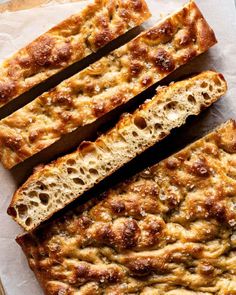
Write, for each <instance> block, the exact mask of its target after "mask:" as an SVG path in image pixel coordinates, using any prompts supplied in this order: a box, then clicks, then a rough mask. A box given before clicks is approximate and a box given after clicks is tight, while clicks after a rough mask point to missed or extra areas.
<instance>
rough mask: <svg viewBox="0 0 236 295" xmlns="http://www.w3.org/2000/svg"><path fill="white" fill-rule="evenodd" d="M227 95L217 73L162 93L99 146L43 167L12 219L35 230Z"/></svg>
mask: <svg viewBox="0 0 236 295" xmlns="http://www.w3.org/2000/svg"><path fill="white" fill-rule="evenodd" d="M226 89H227V84H226V82H225V80H224V77H223V76H222V75H221V74H219V73H216V72H213V71H207V72H203V73H201V74H199V75H197V76H195V77H193V78H190V79H188V80H184V81H180V82H177V83H173V84H171V85H170V86H168V87H163V88H158V92H157V95H156V96H155V97H154V98H153V99H152V100H150V101H147V102H146V103H145V104H143V105H142V106H141V107H140V108H139V109H138V110H136V111H135V112H134V113H133V114H126V115H125V116H123V117H122V118H121V119H120V121H119V122H118V123H117V125H116V126H115V127H114V128H112V129H111V130H110V131H109V132H107V133H105V134H104V135H102V136H100V137H99V138H98V139H97V140H96V141H95V142H83V143H82V144H81V145H80V146H79V148H78V149H77V151H75V152H74V153H71V154H68V155H66V156H64V157H61V158H59V159H58V160H56V161H54V162H52V163H51V164H49V165H45V166H41V168H39V169H38V170H37V171H36V172H35V173H34V174H33V175H32V176H31V177H29V179H28V180H27V181H26V182H25V184H23V185H22V186H21V187H20V188H19V189H18V190H17V191H16V193H15V194H14V196H13V199H12V202H11V204H10V207H9V209H8V214H10V215H11V216H12V217H13V218H14V219H15V220H16V221H17V222H18V223H19V224H20V225H21V226H22V227H23V228H24V229H26V230H32V229H33V228H35V227H36V226H38V225H39V224H40V223H41V222H42V221H44V220H46V219H48V218H49V217H50V216H51V215H52V214H53V213H55V212H56V211H58V210H60V209H61V208H63V207H65V206H66V205H67V204H69V203H70V202H72V201H73V200H75V199H76V198H78V197H80V196H81V195H82V194H83V193H84V192H85V191H87V190H88V189H90V188H92V187H93V186H94V185H95V184H96V183H98V182H100V181H101V180H103V179H104V178H105V177H107V176H109V175H110V174H112V173H113V172H114V171H116V170H118V169H119V168H120V167H121V166H123V165H124V164H126V163H127V162H129V161H130V160H131V159H133V158H134V157H135V156H136V155H137V154H140V153H142V152H143V151H144V150H146V149H147V148H149V147H150V146H152V145H154V144H155V143H157V142H158V141H160V140H162V139H163V138H164V137H166V136H167V135H168V134H169V133H170V131H171V130H172V129H173V128H176V127H179V126H181V125H182V124H184V122H185V120H186V119H187V117H188V116H190V115H197V114H199V113H200V111H201V110H202V109H204V108H206V107H208V106H210V105H211V104H212V103H213V102H215V101H216V100H217V99H219V98H220V97H221V96H222V95H223V94H224V93H225V92H226Z"/></svg>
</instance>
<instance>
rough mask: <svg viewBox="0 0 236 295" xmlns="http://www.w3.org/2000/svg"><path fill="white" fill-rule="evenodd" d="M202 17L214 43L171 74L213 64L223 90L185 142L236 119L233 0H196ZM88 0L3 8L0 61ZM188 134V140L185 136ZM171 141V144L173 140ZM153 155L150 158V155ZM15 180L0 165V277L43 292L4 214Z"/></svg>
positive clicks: (159, 5) (16, 293) (175, 1)
mask: <svg viewBox="0 0 236 295" xmlns="http://www.w3.org/2000/svg"><path fill="white" fill-rule="evenodd" d="M147 2H148V4H149V6H150V8H151V12H152V14H153V17H152V19H151V20H150V21H148V22H147V23H146V24H145V26H146V27H148V26H151V25H152V24H153V23H155V21H157V20H158V19H159V18H160V14H161V13H162V14H163V15H165V14H166V13H168V12H171V11H174V10H175V9H178V8H179V7H181V5H182V4H184V3H185V2H186V1H184V0H147ZM196 2H197V4H198V5H199V7H200V8H201V10H202V11H203V13H204V15H205V17H206V19H207V20H208V22H209V23H210V25H211V26H212V27H213V29H214V31H215V33H216V36H217V38H218V41H219V43H218V44H217V45H216V46H215V47H213V48H212V49H211V50H210V51H209V52H208V53H206V54H204V55H202V56H200V57H198V58H197V59H195V60H194V61H193V62H191V63H190V64H189V65H187V66H185V67H183V68H182V69H181V70H179V71H177V72H176V73H174V75H172V78H178V77H180V76H181V75H186V74H190V73H195V72H199V71H201V70H205V69H216V70H218V71H220V72H222V73H223V74H224V75H225V77H226V79H227V81H228V85H229V90H228V93H227V95H226V96H225V97H224V98H223V99H221V100H220V101H219V102H217V103H216V104H215V105H214V106H213V107H211V108H210V110H209V111H207V112H205V113H204V114H203V115H201V116H200V117H199V118H198V119H197V120H195V121H194V122H188V124H187V126H186V127H184V130H183V131H182V133H181V132H180V137H179V138H180V140H182V139H184V140H185V141H186V142H189V141H192V140H193V139H195V138H196V137H200V136H201V135H202V134H204V133H205V132H206V131H208V130H211V129H212V128H213V127H215V126H216V125H218V124H220V123H222V122H224V121H226V120H227V119H229V118H234V119H236V9H235V4H234V0H225V1H222V0H196ZM86 3H87V1H80V2H77V3H76V2H75V3H67V4H60V5H59V4H56V3H55V1H54V3H53V4H52V5H47V6H44V7H40V8H34V9H31V10H25V11H16V12H5V13H3V14H1V15H0V60H3V59H4V58H5V57H7V56H9V55H10V54H12V53H13V52H15V51H16V50H17V49H19V48H20V47H22V46H24V45H25V44H27V43H28V42H29V41H31V40H33V39H34V38H35V37H36V36H38V35H39V34H41V33H43V32H44V31H46V30H48V29H49V28H50V27H51V26H53V25H54V24H56V23H58V22H59V21H61V20H63V19H64V18H65V17H67V16H69V15H70V14H72V13H75V12H77V11H78V10H80V9H81V8H82V7H83V6H84V5H86ZM186 138H187V139H189V140H186ZM177 144H178V142H177V141H176V142H175V143H173V145H177ZM154 158H155V157H154ZM15 187H16V184H15V182H14V178H13V177H12V174H11V172H9V171H6V170H4V169H3V167H2V166H1V167H0V276H1V279H2V282H3V285H4V287H5V290H6V293H7V294H8V295H39V294H43V292H42V290H41V289H40V287H39V286H38V283H37V282H36V280H35V278H34V275H33V273H32V272H31V271H30V269H29V268H28V265H27V262H26V259H25V257H24V255H23V253H22V251H21V249H20V247H18V245H17V244H16V243H15V241H14V239H15V237H16V236H17V235H18V234H19V233H20V232H21V229H20V228H19V227H18V226H17V225H16V224H15V223H14V222H13V221H12V220H11V218H10V217H8V216H7V214H6V213H5V212H6V208H7V206H8V205H9V202H10V199H11V196H12V194H13V192H14V190H15Z"/></svg>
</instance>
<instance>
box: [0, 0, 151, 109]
mask: <svg viewBox="0 0 236 295" xmlns="http://www.w3.org/2000/svg"><path fill="white" fill-rule="evenodd" d="M149 17H150V12H149V10H148V7H147V4H146V2H145V1H144V0H95V1H94V3H90V4H89V5H87V6H86V7H85V8H84V9H83V10H82V11H81V12H79V13H77V14H75V15H72V16H70V17H69V18H67V19H66V20H64V21H63V22H61V23H60V24H58V25H57V26H55V27H53V28H52V29H51V30H49V31H48V32H46V33H44V34H43V35H41V36H40V37H39V38H37V39H36V40H34V41H33V42H32V43H30V44H29V45H27V46H26V47H24V48H22V49H20V50H19V51H18V52H17V53H15V54H14V55H13V56H11V57H10V58H8V59H7V60H5V61H4V62H3V63H2V65H1V66H0V107H1V106H3V105H5V104H6V103H8V102H9V101H11V100H13V99H14V98H16V97H17V96H19V95H21V94H22V93H24V92H26V91H27V90H29V89H31V88H32V87H33V86H35V85H37V84H39V83H41V82H42V81H44V80H46V79H47V78H49V77H51V76H52V75H54V74H56V73H58V72H59V71H61V70H63V69H65V68H66V67H68V66H69V65H71V64H73V63H75V62H77V61H79V60H81V59H83V58H84V57H86V56H88V55H89V54H91V53H93V52H96V51H97V50H98V49H100V48H102V47H103V46H104V45H106V44H107V43H108V42H110V41H112V40H114V39H115V38H117V37H118V36H121V35H122V34H124V33H126V32H127V31H128V30H130V29H132V28H134V27H136V26H138V25H140V24H142V23H143V22H144V21H145V20H147V19H148V18H149Z"/></svg>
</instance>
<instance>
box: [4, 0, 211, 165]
mask: <svg viewBox="0 0 236 295" xmlns="http://www.w3.org/2000/svg"><path fill="white" fill-rule="evenodd" d="M44 42H49V41H47V40H45V41H44ZM215 43H216V39H215V36H214V33H213V31H212V30H211V28H210V27H209V25H208V24H207V22H206V21H205V19H204V18H203V17H202V15H201V13H200V11H199V9H198V8H197V6H196V4H195V3H194V2H190V3H189V4H187V5H186V6H185V7H184V8H182V9H181V10H180V11H178V12H177V13H174V14H173V15H171V16H169V17H167V18H166V19H165V20H163V21H162V22H161V23H159V24H157V25H156V26H154V27H153V28H151V29H149V30H147V31H146V32H144V33H142V34H141V35H139V36H138V37H137V38H135V39H133V40H132V41H130V42H129V43H127V44H126V45H124V46H123V47H121V48H119V49H117V50H115V51H113V52H112V53H111V54H109V55H108V56H107V57H104V58H102V59H101V60H99V61H98V62H96V63H94V64H93V65H91V66H90V67H88V68H86V69H85V70H83V71H81V72H80V73H78V74H77V75H75V76H73V77H72V78H70V79H68V80H66V81H64V82H62V83H61V84H60V85H59V86H57V87H56V88H55V89H53V90H52V91H50V92H49V93H44V94H43V95H42V96H40V97H38V98H37V99H36V100H34V101H33V102H31V103H30V104H28V105H26V106H25V107H23V108H22V109H20V110H18V111H16V112H15V113H13V114H12V115H10V116H9V117H7V118H5V119H3V120H2V121H1V122H0V159H1V161H2V163H3V164H4V166H5V167H6V168H8V169H10V168H11V167H13V166H14V165H16V164H18V163H20V162H21V161H23V160H25V159H26V158H28V157H30V156H32V155H34V154H35V153H37V152H39V151H41V150H42V149H44V148H46V147H48V146H49V145H51V144H52V143H54V142H55V141H57V140H59V139H60V138H61V137H62V136H63V134H65V133H68V132H71V131H73V130H74V129H76V128H78V127H80V126H84V125H87V124H90V123H92V122H94V121H95V120H96V119H97V118H99V117H100V116H102V115H104V114H106V113H108V112H109V111H111V110H112V109H114V108H116V107H117V106H119V105H121V104H124V103H126V102H127V101H129V100H130V99H132V98H133V97H135V96H136V95H137V94H139V93H140V92H142V91H143V90H145V89H146V88H148V87H149V86H150V85H152V84H153V83H155V82H157V81H160V80H161V79H163V78H164V77H166V76H167V75H168V74H169V73H170V72H172V71H173V70H175V69H176V68H178V67H179V66H181V65H183V64H185V63H187V62H188V61H189V60H191V59H192V58H193V57H195V56H197V55H199V54H201V53H203V52H204V51H206V50H207V49H208V48H209V47H211V46H212V45H214V44H215ZM43 60H44V58H42V62H43ZM15 138H17V140H18V145H14V144H13V145H11V142H14V141H15ZM6 142H9V143H10V144H9V143H8V144H6Z"/></svg>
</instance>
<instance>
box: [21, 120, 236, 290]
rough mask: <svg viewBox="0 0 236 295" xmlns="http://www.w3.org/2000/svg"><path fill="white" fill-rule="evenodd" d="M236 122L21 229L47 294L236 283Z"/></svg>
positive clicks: (215, 286) (221, 286)
mask: <svg viewBox="0 0 236 295" xmlns="http://www.w3.org/2000/svg"><path fill="white" fill-rule="evenodd" d="M235 204H236V123H235V122H234V121H228V122H227V123H226V124H224V125H222V126H221V127H220V128H219V129H217V130H216V131H214V132H212V133H210V134H209V135H207V136H205V137H204V138H202V139H200V140H198V141H197V142H195V143H193V144H192V145H190V146H188V147H187V148H185V149H184V150H182V151H180V152H178V153H177V154H175V155H173V156H171V157H169V158H167V159H166V160H164V161H162V162H160V163H159V164H157V165H155V166H153V167H152V168H149V169H146V170H144V171H143V172H142V173H139V174H138V175H136V176H135V177H133V178H132V179H131V180H129V181H126V182H124V183H121V184H119V185H118V186H116V187H115V188H113V189H110V190H109V191H108V192H106V193H105V194H104V195H103V196H100V197H98V198H96V199H92V200H91V201H90V202H87V203H86V204H85V205H83V206H78V207H77V208H75V209H74V210H73V211H72V210H71V211H69V212H67V213H66V214H65V215H64V216H63V217H61V218H59V219H56V220H54V221H52V222H50V223H47V224H45V226H44V227H42V228H40V229H38V230H35V231H34V232H33V233H32V234H25V235H24V236H22V237H19V238H18V239H17V241H18V243H19V244H20V245H21V247H22V248H23V250H24V252H25V254H26V256H27V258H28V262H29V265H30V267H31V269H32V270H33V271H34V273H35V274H36V276H37V278H38V280H39V281H40V283H41V285H42V287H43V288H44V290H45V294H47V295H53V294H61V293H62V294H70V295H75V294H80V295H88V294H107V295H108V294H114V295H126V294H141V295H147V294H150V295H155V294H156V295H182V294H184V295H200V294H202V295H206V294H207V295H213V294H218V295H221V294H222V295H223V294H228V295H229V294H235V290H236V271H235V265H236V255H235V247H236V232H235V225H236V211H235Z"/></svg>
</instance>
